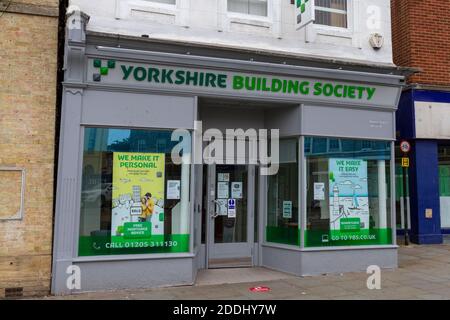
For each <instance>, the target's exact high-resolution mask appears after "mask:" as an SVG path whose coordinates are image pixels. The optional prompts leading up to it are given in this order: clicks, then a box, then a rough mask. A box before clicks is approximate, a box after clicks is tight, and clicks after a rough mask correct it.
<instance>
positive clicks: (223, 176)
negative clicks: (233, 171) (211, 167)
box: [217, 173, 230, 182]
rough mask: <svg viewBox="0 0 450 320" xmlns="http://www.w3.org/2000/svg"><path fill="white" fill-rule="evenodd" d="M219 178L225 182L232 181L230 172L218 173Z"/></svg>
mask: <svg viewBox="0 0 450 320" xmlns="http://www.w3.org/2000/svg"><path fill="white" fill-rule="evenodd" d="M217 180H218V181H223V182H230V174H229V173H218V174H217Z"/></svg>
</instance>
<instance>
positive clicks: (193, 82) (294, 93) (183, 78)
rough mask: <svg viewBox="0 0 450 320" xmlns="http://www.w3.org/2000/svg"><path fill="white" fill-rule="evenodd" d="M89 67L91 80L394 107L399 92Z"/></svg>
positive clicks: (96, 63) (151, 67)
mask: <svg viewBox="0 0 450 320" xmlns="http://www.w3.org/2000/svg"><path fill="white" fill-rule="evenodd" d="M87 72H88V75H87V80H88V82H89V83H91V84H101V85H114V86H126V87H132V88H138V89H151V90H161V91H171V92H177V93H193V94H200V95H202V94H204V95H221V96H224V95H227V96H233V97H246V98H253V97H254V98H275V99H283V100H290V101H292V102H300V101H301V102H308V101H310V102H324V103H328V102H331V103H341V104H346V103H349V104H357V105H370V106H379V107H392V106H393V105H394V102H395V101H396V97H397V95H398V88H397V87H389V86H382V85H372V84H368V83H355V82H347V81H334V80H325V79H319V78H309V77H301V76H299V77H293V76H278V75H273V74H263V73H254V74H251V73H247V72H236V71H224V70H214V69H203V68H195V67H180V66H169V65H160V64H145V63H133V62H128V61H116V60H101V59H89V60H88V68H87Z"/></svg>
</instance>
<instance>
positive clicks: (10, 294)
mask: <svg viewBox="0 0 450 320" xmlns="http://www.w3.org/2000/svg"><path fill="white" fill-rule="evenodd" d="M19 297H23V288H22V287H20V288H6V289H5V298H19Z"/></svg>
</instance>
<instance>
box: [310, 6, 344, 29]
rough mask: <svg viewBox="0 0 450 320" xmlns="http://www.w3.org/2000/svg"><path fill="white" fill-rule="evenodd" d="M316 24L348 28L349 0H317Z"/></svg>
mask: <svg viewBox="0 0 450 320" xmlns="http://www.w3.org/2000/svg"><path fill="white" fill-rule="evenodd" d="M315 24H321V25H325V26H331V27H339V28H347V27H348V22H347V0H316V22H315Z"/></svg>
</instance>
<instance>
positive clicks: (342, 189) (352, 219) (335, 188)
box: [329, 159, 370, 240]
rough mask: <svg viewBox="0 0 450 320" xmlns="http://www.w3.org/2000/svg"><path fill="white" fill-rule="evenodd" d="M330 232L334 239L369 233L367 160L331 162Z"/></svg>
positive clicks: (337, 160)
mask: <svg viewBox="0 0 450 320" xmlns="http://www.w3.org/2000/svg"><path fill="white" fill-rule="evenodd" d="M329 190H330V230H331V239H332V240H343V239H346V238H347V237H346V235H348V234H352V235H356V234H360V235H362V234H368V233H369V227H370V226H369V220H370V216H369V197H368V183H367V161H365V160H359V159H329Z"/></svg>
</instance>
